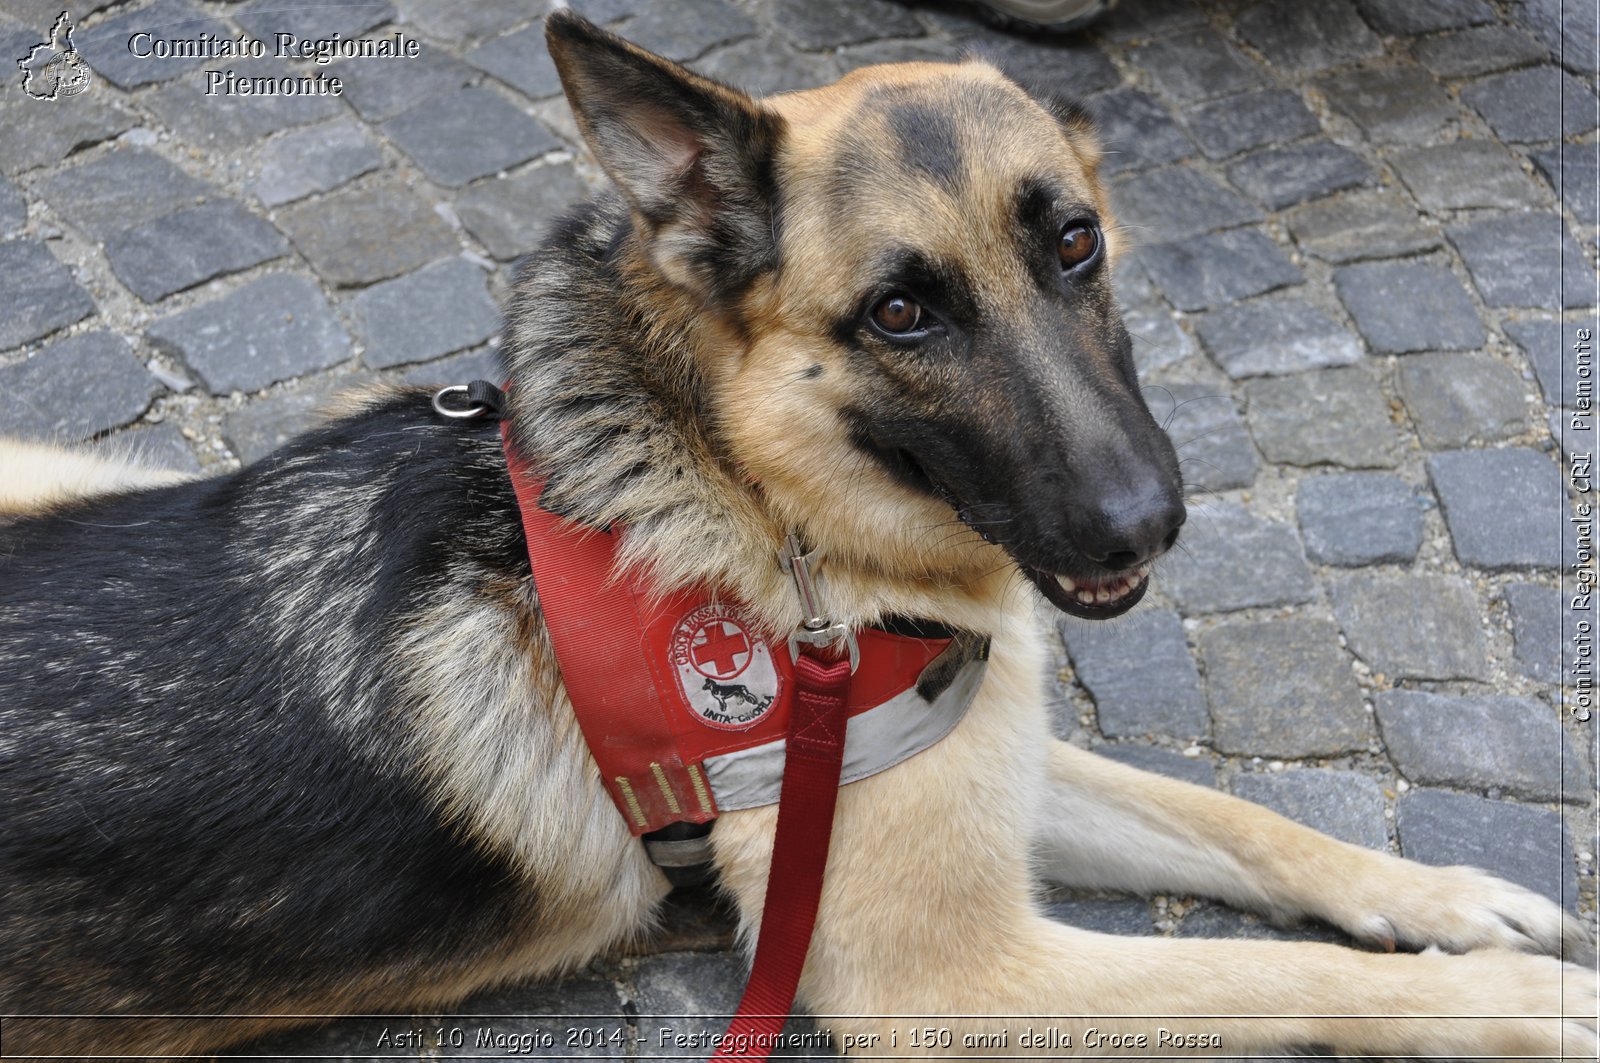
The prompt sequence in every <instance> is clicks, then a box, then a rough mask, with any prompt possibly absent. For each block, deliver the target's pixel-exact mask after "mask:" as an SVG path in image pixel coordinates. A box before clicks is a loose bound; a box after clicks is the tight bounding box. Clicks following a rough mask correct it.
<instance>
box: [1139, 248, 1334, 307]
mask: <svg viewBox="0 0 1600 1063" xmlns="http://www.w3.org/2000/svg"><path fill="white" fill-rule="evenodd" d="M1140 257H1141V261H1142V262H1143V263H1144V267H1145V269H1146V270H1148V271H1149V273H1150V277H1151V279H1152V280H1154V281H1155V282H1156V283H1157V284H1158V285H1160V286H1161V290H1162V291H1163V292H1165V293H1166V295H1167V298H1168V299H1170V300H1172V305H1173V306H1176V307H1177V308H1178V309H1179V310H1208V309H1210V308H1211V307H1214V306H1222V305H1223V304H1225V303H1231V302H1234V301H1235V300H1238V299H1246V298H1249V297H1250V296H1252V295H1260V294H1262V293H1263V292H1270V291H1273V290H1274V289H1277V288H1283V287H1286V286H1287V285H1291V284H1299V283H1300V282H1301V281H1302V280H1304V279H1305V277H1304V276H1303V275H1302V274H1301V273H1300V270H1299V269H1298V268H1297V267H1296V266H1295V264H1294V263H1293V262H1291V261H1289V257H1288V256H1287V255H1285V254H1284V253H1283V251H1282V250H1281V249H1280V248H1279V247H1278V245H1277V244H1275V243H1273V242H1272V239H1271V237H1269V236H1267V235H1266V234H1265V233H1263V232H1261V231H1260V230H1259V229H1231V230H1229V231H1228V232H1221V233H1212V234H1210V235H1208V236H1201V237H1196V238H1195V239H1192V240H1185V241H1182V242H1181V243H1170V244H1159V245H1157V246H1155V247H1152V248H1149V249H1147V250H1146V251H1145V252H1144V253H1143V254H1142V255H1141V256H1140Z"/></svg>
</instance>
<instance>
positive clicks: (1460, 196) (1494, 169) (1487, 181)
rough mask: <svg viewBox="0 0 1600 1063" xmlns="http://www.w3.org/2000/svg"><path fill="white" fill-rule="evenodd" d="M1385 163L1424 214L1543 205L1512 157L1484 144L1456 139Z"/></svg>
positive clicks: (1542, 197)
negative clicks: (1390, 165) (1465, 209)
mask: <svg viewBox="0 0 1600 1063" xmlns="http://www.w3.org/2000/svg"><path fill="white" fill-rule="evenodd" d="M1389 161H1390V162H1391V164H1393V166H1394V168H1395V171H1396V172H1397V173H1399V175H1400V178H1401V180H1403V181H1405V183H1406V186H1407V187H1408V188H1410V189H1411V193H1412V195H1414V196H1416V197H1417V202H1418V203H1420V204H1421V205H1422V206H1423V207H1424V208H1426V209H1428V210H1432V211H1441V210H1461V209H1464V208H1469V207H1500V208H1502V209H1503V208H1506V207H1519V206H1520V207H1534V206H1542V205H1543V204H1544V203H1546V202H1547V199H1546V197H1545V195H1544V193H1543V192H1542V191H1541V190H1540V188H1539V186H1538V185H1537V184H1536V183H1535V182H1534V180H1533V178H1531V177H1529V176H1528V175H1527V174H1526V173H1524V172H1523V170H1522V167H1520V166H1518V165H1517V161H1516V159H1514V158H1512V156H1511V153H1510V152H1508V151H1506V150H1505V149H1504V148H1502V147H1501V146H1500V145H1498V144H1493V143H1489V142H1487V141H1483V140H1454V141H1451V142H1450V143H1448V144H1435V145H1432V146H1429V147H1421V148H1412V149H1410V150H1407V151H1402V152H1398V153H1396V154H1395V155H1393V156H1391V157H1390V160H1389Z"/></svg>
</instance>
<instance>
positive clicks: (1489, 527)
mask: <svg viewBox="0 0 1600 1063" xmlns="http://www.w3.org/2000/svg"><path fill="white" fill-rule="evenodd" d="M1428 475H1429V476H1431V477H1432V478H1433V487H1434V491H1435V492H1437V493H1438V495H1439V504H1440V506H1441V507H1442V508H1443V510H1444V519H1445V524H1446V525H1447V526H1448V527H1449V529H1450V538H1451V540H1452V541H1453V542H1454V543H1455V549H1456V557H1457V558H1459V559H1460V561H1461V563H1462V564H1464V565H1473V566H1475V567H1477V568H1487V569H1508V568H1559V567H1560V566H1561V533H1562V527H1563V525H1564V524H1565V522H1566V518H1567V504H1566V491H1565V489H1564V488H1563V486H1562V482H1561V473H1560V472H1559V471H1557V469H1556V466H1555V464H1554V463H1553V462H1551V460H1550V459H1549V458H1548V457H1547V456H1545V455H1544V454H1541V453H1539V452H1538V451H1537V450H1530V449H1528V448H1527V447H1510V448H1508V449H1505V450H1451V451H1446V452H1445V453H1443V454H1436V455H1434V456H1433V457H1432V458H1430V459H1428Z"/></svg>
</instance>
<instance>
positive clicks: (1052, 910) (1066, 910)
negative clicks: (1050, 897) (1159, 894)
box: [1044, 898, 1156, 935]
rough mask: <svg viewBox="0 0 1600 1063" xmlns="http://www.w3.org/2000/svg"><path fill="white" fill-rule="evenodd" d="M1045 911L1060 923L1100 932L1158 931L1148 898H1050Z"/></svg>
mask: <svg viewBox="0 0 1600 1063" xmlns="http://www.w3.org/2000/svg"><path fill="white" fill-rule="evenodd" d="M1044 914H1045V915H1047V916H1049V917H1050V918H1051V919H1054V920H1055V921H1056V922H1058V923H1066V924H1067V925H1068V926H1075V927H1077V928H1078V929H1080V930H1093V931H1095V932H1096V933H1100V934H1130V935H1148V934H1154V933H1155V932H1156V929H1155V924H1154V923H1153V922H1151V920H1150V905H1149V903H1148V902H1147V901H1143V900H1137V899H1134V898H1129V899H1127V900H1120V901H1112V900H1066V901H1047V902H1046V903H1045V905H1044Z"/></svg>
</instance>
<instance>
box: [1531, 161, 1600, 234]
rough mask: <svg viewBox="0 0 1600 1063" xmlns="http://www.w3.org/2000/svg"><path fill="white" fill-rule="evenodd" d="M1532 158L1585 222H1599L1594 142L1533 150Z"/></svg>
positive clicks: (1599, 180) (1599, 172)
mask: <svg viewBox="0 0 1600 1063" xmlns="http://www.w3.org/2000/svg"><path fill="white" fill-rule="evenodd" d="M1533 161H1534V163H1535V164H1536V165H1537V166H1538V167H1539V172H1540V173H1542V174H1544V179H1545V180H1546V181H1549V182H1550V187H1551V188H1553V189H1555V191H1556V194H1557V195H1559V196H1560V197H1561V202H1563V203H1565V204H1566V205H1567V209H1568V210H1570V211H1572V216H1573V217H1575V218H1577V219H1578V220H1579V221H1580V222H1583V223H1584V224H1585V225H1594V224H1596V223H1597V222H1600V204H1597V202H1596V200H1597V199H1600V192H1597V185H1600V154H1597V145H1595V144H1558V145H1556V146H1555V147H1553V148H1546V149H1544V150H1543V151H1536V152H1534V153H1533Z"/></svg>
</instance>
